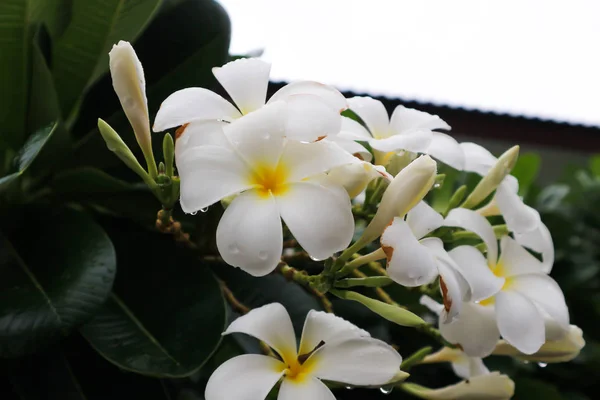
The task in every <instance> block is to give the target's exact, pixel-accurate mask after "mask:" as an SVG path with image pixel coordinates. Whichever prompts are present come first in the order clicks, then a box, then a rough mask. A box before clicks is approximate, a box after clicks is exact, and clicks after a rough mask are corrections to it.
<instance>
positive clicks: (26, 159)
mask: <svg viewBox="0 0 600 400" xmlns="http://www.w3.org/2000/svg"><path fill="white" fill-rule="evenodd" d="M57 129H58V124H54V125H50V126H47V127H45V128H42V129H40V130H39V131H38V132H36V133H35V134H33V135H31V136H30V137H29V138H28V139H27V142H25V144H24V145H23V147H22V148H21V150H20V151H19V153H18V154H17V156H16V157H15V160H14V164H15V166H16V169H17V171H16V172H14V173H12V174H9V175H6V176H4V177H2V178H0V193H2V191H4V190H6V188H7V187H8V186H9V184H10V183H12V182H14V181H16V179H17V178H18V177H20V176H21V175H23V173H24V172H25V171H26V170H27V168H29V166H30V165H31V163H32V162H33V160H34V159H35V158H36V157H37V156H38V154H39V153H40V151H41V150H42V148H43V147H44V146H45V145H46V143H48V141H49V139H50V138H51V137H52V135H53V134H54V133H55V132H56V130H57Z"/></svg>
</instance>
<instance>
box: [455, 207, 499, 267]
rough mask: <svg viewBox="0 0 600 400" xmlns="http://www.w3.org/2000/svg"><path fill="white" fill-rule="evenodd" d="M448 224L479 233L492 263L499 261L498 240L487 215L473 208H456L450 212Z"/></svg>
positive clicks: (489, 261)
mask: <svg viewBox="0 0 600 400" xmlns="http://www.w3.org/2000/svg"><path fill="white" fill-rule="evenodd" d="M444 225H446V226H456V227H459V228H462V229H465V230H467V231H471V232H473V233H475V234H477V235H478V236H479V237H480V238H481V240H483V242H484V243H485V245H486V247H487V259H488V263H489V264H490V265H495V264H496V262H498V241H497V240H496V234H495V233H494V229H493V228H492V225H490V223H489V222H488V220H487V219H485V217H482V216H481V215H479V214H477V212H475V211H473V210H467V209H465V208H455V209H453V210H451V211H450V212H449V213H448V216H447V217H446V220H445V221H444Z"/></svg>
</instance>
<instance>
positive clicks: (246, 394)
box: [204, 354, 285, 400]
mask: <svg viewBox="0 0 600 400" xmlns="http://www.w3.org/2000/svg"><path fill="white" fill-rule="evenodd" d="M284 369H285V365H284V364H283V363H282V362H281V361H279V360H276V359H275V358H273V357H267V356H262V355H258V354H244V355H241V356H238V357H234V358H231V359H229V360H227V361H225V362H224V363H223V364H221V365H220V366H219V368H217V369H216V370H215V372H213V374H212V375H211V376H210V378H209V379H208V383H207V384H206V389H205V392H204V397H205V398H206V400H231V399H237V400H263V399H265V398H266V397H267V395H268V394H269V392H270V391H271V389H273V386H275V384H276V383H277V381H278V380H279V378H281V376H282V375H283V371H284Z"/></svg>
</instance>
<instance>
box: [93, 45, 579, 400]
mask: <svg viewBox="0 0 600 400" xmlns="http://www.w3.org/2000/svg"><path fill="white" fill-rule="evenodd" d="M127 46H129V45H128V44H124V43H120V44H119V45H118V46H116V47H115V50H113V52H111V72H112V74H113V82H114V85H115V90H116V92H117V94H118V95H119V97H120V99H121V101H122V104H123V107H124V108H125V111H126V114H127V117H128V118H129V119H130V121H131V123H132V126H133V128H134V131H135V132H136V135H137V137H138V142H139V143H140V145H141V146H142V149H143V150H144V149H146V150H147V149H150V150H147V151H146V150H145V151H144V154H145V156H146V159H147V161H148V165H149V168H150V166H151V165H153V163H154V159H153V156H152V154H151V147H150V146H149V143H150V138H149V135H150V133H149V129H148V126H149V124H148V111H147V106H146V100H145V89H144V87H143V85H144V79H143V72H142V70H141V65H140V64H139V61H137V58H135V53H133V50H132V49H131V47H130V46H129V47H127ZM121 47H123V48H125V49H130V51H125V50H123V49H121ZM132 54H133V56H132ZM127 57H129V58H127ZM127 60H129V62H130V64H131V65H133V66H134V67H135V68H133V69H131V68H130V69H128V71H129V72H128V73H129V74H130V75H128V76H129V79H128V78H127V77H124V76H123V74H122V73H119V72H118V71H117V70H116V68H117V66H119V65H122V64H123V63H126V62H128V61H127ZM132 60H133V61H132ZM113 66H115V69H113ZM131 71H137V76H136V75H135V74H133V75H131V74H132V73H131ZM269 71H270V65H269V64H268V63H266V62H264V61H261V60H258V59H239V60H236V61H233V62H230V63H228V64H226V65H224V66H223V67H220V68H214V69H213V73H214V75H215V77H216V78H217V80H218V81H219V83H220V84H221V85H222V86H223V89H224V90H225V91H226V92H227V94H228V95H229V97H230V98H231V100H232V102H229V101H228V100H226V99H225V98H223V97H221V96H220V95H218V94H216V93H214V92H212V91H210V90H207V89H204V88H187V89H182V90H180V91H178V92H175V93H173V94H172V95H171V96H169V97H168V98H167V99H166V100H165V101H164V102H163V104H162V106H161V108H160V110H159V111H158V113H157V115H156V119H155V121H154V125H153V130H154V131H155V132H160V131H164V130H166V129H169V128H176V127H178V129H177V131H176V142H175V149H174V155H175V162H176V166H177V171H178V174H179V176H178V177H175V176H171V178H172V179H173V180H175V181H177V182H179V180H180V204H181V207H182V209H183V210H184V211H185V212H186V213H192V214H194V213H196V212H198V211H204V210H205V209H206V208H207V207H209V206H211V205H213V204H215V203H217V202H221V204H222V205H223V206H224V207H225V211H224V214H223V215H222V217H221V219H220V222H219V224H218V227H217V229H216V244H217V247H218V251H219V253H220V256H221V257H222V260H223V261H224V262H225V263H227V264H229V265H232V266H235V267H239V268H241V269H242V270H244V271H246V272H247V273H249V274H251V275H254V276H264V275H266V274H269V273H271V272H272V271H274V270H275V269H276V268H277V267H278V266H281V264H282V261H281V260H282V252H283V242H284V239H289V238H294V239H295V240H296V241H297V243H298V245H299V246H300V247H301V248H302V249H303V251H305V252H306V253H307V254H308V255H309V256H310V258H312V259H313V260H315V261H321V260H327V261H326V262H325V263H324V268H323V271H322V273H320V274H319V275H313V276H309V275H307V274H301V273H300V274H298V273H293V272H294V271H293V269H289V267H288V269H289V270H290V271H292V278H293V279H296V280H297V281H298V282H299V283H302V284H305V285H307V286H308V287H310V288H312V289H318V290H319V291H320V292H328V291H329V292H331V293H332V294H334V295H336V296H338V297H341V298H345V299H351V300H355V301H359V302H362V303H363V304H364V305H365V306H367V307H368V308H370V309H371V310H373V311H374V312H376V313H378V314H380V315H381V316H382V317H384V318H386V319H388V320H390V321H394V322H396V323H399V324H402V325H406V326H420V327H421V328H423V327H424V326H428V325H427V324H426V323H425V322H424V321H423V320H422V319H421V318H419V317H418V316H415V315H413V314H411V313H410V312H409V311H407V310H403V309H402V308H400V307H398V306H397V305H396V304H395V303H393V302H389V304H384V303H382V302H379V301H376V300H373V299H369V298H367V297H365V296H363V295H360V294H358V293H356V292H352V291H349V290H341V288H349V287H352V286H354V285H356V286H360V285H364V286H371V287H379V286H383V285H384V284H390V283H392V282H394V283H396V284H399V285H402V286H405V287H417V286H419V287H422V288H425V289H428V293H430V294H431V295H432V296H436V297H438V299H439V301H440V302H441V304H440V303H438V302H437V301H435V300H434V299H432V298H431V297H428V296H424V297H423V298H422V299H421V302H422V303H423V304H425V305H427V306H428V307H429V308H430V309H431V310H432V311H434V312H435V313H436V314H437V315H438V316H439V332H440V334H441V337H442V338H443V339H442V341H443V342H444V343H445V344H448V345H449V346H450V347H445V348H443V349H442V350H440V352H438V353H436V354H433V355H429V356H426V354H423V355H422V356H421V357H420V359H418V360H417V363H418V362H420V363H424V364H426V363H432V362H441V361H449V362H452V363H453V366H454V370H455V371H456V373H457V375H459V376H460V377H462V378H465V379H468V378H476V379H472V380H471V381H470V382H469V381H465V382H462V383H459V384H458V385H454V386H452V387H448V388H444V389H437V390H433V389H427V388H424V387H421V386H418V385H415V384H409V383H399V382H400V381H402V380H403V379H405V378H406V377H407V376H408V375H407V374H405V373H401V371H400V364H401V363H402V358H401V357H400V355H399V354H398V353H396V351H395V350H393V349H392V348H391V347H390V346H389V345H387V344H385V343H383V342H381V341H378V340H376V339H373V338H371V337H370V336H369V334H368V333H367V332H365V331H363V330H361V329H359V328H357V327H355V326H353V325H352V324H350V323H349V322H347V321H344V320H342V319H340V318H338V317H335V316H334V315H331V314H326V313H322V312H314V311H313V312H311V313H309V315H308V316H307V318H306V322H305V325H304V331H303V334H302V338H301V340H300V345H299V347H297V346H296V339H295V336H294V331H293V328H292V324H291V321H290V318H289V316H288V315H287V313H286V311H285V309H284V308H283V307H282V306H281V305H279V304H270V305H267V306H264V307H262V308H259V309H255V310H252V311H250V312H249V313H248V314H247V315H245V316H243V317H240V318H238V319H237V320H235V321H234V322H233V323H232V324H231V325H230V327H229V328H228V329H227V331H226V332H225V334H229V333H246V334H249V335H252V336H254V337H256V338H258V339H260V340H262V341H263V342H265V343H266V344H267V345H268V346H270V347H271V348H272V349H273V350H274V351H275V353H276V354H275V356H274V357H269V356H261V355H244V356H240V357H236V358H233V359H231V360H229V361H227V362H226V363H224V364H223V365H221V366H220V367H219V368H218V369H217V370H216V371H215V372H214V374H213V375H212V377H211V378H210V380H209V382H208V386H207V388H206V398H207V399H209V400H214V399H235V398H248V399H249V398H252V399H263V398H265V397H266V395H267V394H268V393H269V392H270V391H271V389H272V388H273V387H274V386H275V384H276V383H277V382H280V381H281V386H280V389H279V398H280V399H283V400H285V399H295V398H314V399H331V398H333V396H332V394H331V392H330V391H329V389H328V388H327V386H326V385H325V384H324V383H323V382H322V381H321V380H325V381H333V382H339V383H342V384H344V385H358V386H377V387H381V386H385V385H390V384H392V385H401V386H402V387H403V388H404V389H405V390H406V391H407V392H409V393H412V394H414V395H416V396H419V397H422V398H450V397H451V398H462V396H464V398H509V397H510V396H511V395H512V391H513V389H514V387H513V386H514V385H513V383H512V381H511V380H510V379H509V378H508V377H506V376H504V375H500V374H498V373H490V372H489V371H488V370H487V368H486V367H485V365H484V364H483V362H482V358H483V357H486V356H488V355H490V354H505V355H511V356H514V357H518V358H522V359H531V360H546V361H547V362H558V361H566V360H569V359H571V358H573V357H574V356H575V355H576V354H578V352H579V350H580V349H581V347H583V339H582V338H581V331H580V330H578V328H577V327H574V326H571V325H570V322H569V312H568V308H567V305H566V303H565V299H564V296H563V294H562V291H561V289H560V288H559V286H558V285H557V284H556V282H555V281H554V280H553V279H552V278H551V277H550V276H549V273H550V271H551V268H552V265H553V262H554V250H553V244H552V238H551V236H550V233H549V231H548V229H547V228H546V226H545V225H544V224H543V223H542V221H541V219H540V216H539V214H538V213H537V211H536V210H534V209H533V208H531V207H529V206H527V205H526V204H524V203H523V200H522V199H521V197H520V196H519V194H518V189H519V182H518V180H517V179H516V178H515V177H514V176H511V175H510V172H511V170H512V168H513V166H514V165H515V163H516V161H517V157H518V152H519V148H518V147H517V146H515V147H513V148H511V149H509V150H508V151H506V152H505V153H504V154H502V155H501V156H500V157H498V158H496V157H495V156H493V155H492V154H491V153H490V152H488V151H487V150H486V149H484V148H483V147H481V146H479V145H477V144H474V143H458V142H457V141H456V140H454V139H453V138H452V137H451V136H449V135H448V134H447V133H443V132H441V131H448V130H450V126H449V125H448V124H447V123H446V122H444V121H443V120H442V119H441V118H440V117H438V116H436V115H431V114H428V113H425V112H422V111H418V110H414V109H409V108H406V107H403V106H399V107H397V108H396V109H395V110H394V111H393V113H392V114H391V117H389V116H388V112H387V111H386V109H385V107H384V105H383V104H382V103H381V102H380V101H378V100H375V99H372V98H369V97H353V98H349V99H346V98H345V97H344V96H343V95H342V94H341V93H340V92H339V91H337V90H336V89H334V88H333V87H330V86H327V85H323V84H320V83H317V82H311V81H301V82H295V83H291V84H289V85H287V86H284V87H283V88H282V89H280V90H279V91H277V92H276V93H274V94H273V95H272V96H271V97H270V98H269V99H268V100H267V86H268V80H269ZM131 93H134V94H135V96H133V95H132V94H131ZM347 110H348V111H347ZM350 111H351V112H350ZM104 132H105V133H103V135H105V136H106V129H104ZM107 141H108V140H107ZM114 147H115V146H113V149H114ZM118 154H119V153H118ZM165 157H166V156H165ZM122 158H124V157H122ZM125 159H127V158H126V157H125ZM435 160H437V161H435ZM438 163H440V164H439V165H438ZM128 165H129V164H128ZM440 165H444V168H451V169H454V170H457V171H463V172H464V173H474V174H478V175H480V176H481V179H480V180H479V183H478V184H477V185H476V186H475V187H473V188H468V187H466V186H462V187H459V188H458V189H457V190H456V192H455V193H454V195H453V196H452V197H451V198H450V199H449V200H448V201H447V202H446V204H443V205H442V206H441V207H440V206H437V207H435V208H434V207H432V205H430V204H429V203H428V201H427V199H428V197H427V196H428V195H429V193H430V191H431V190H432V189H433V188H435V187H436V186H439V185H440V184H441V182H442V180H443V175H439V174H438V167H439V166H440ZM150 169H151V168H150ZM160 170H161V168H159V174H160ZM142 172H143V171H142ZM142 172H140V175H141V176H143V173H142ZM150 175H156V172H154V173H153V172H152V171H151V173H150ZM171 175H172V174H171ZM163 204H164V203H163ZM488 217H501V218H502V220H503V221H504V223H503V224H500V225H492V224H491V223H490V219H488ZM355 218H356V219H362V220H363V221H364V224H365V225H366V226H365V227H364V229H363V228H361V231H362V232H361V234H360V235H359V237H358V239H356V240H354V242H353V238H354V237H355V234H356V233H355V231H356V230H357V229H356V227H355ZM498 220H499V218H495V219H494V221H498ZM282 221H283V224H282ZM461 239H469V240H468V241H461ZM364 249H369V252H367V253H366V254H362V255H361V254H359V252H361V251H363V250H364ZM378 260H386V266H387V268H386V269H385V270H384V272H383V275H382V276H379V277H370V278H369V277H366V278H361V279H362V280H361V279H358V280H357V279H355V280H354V281H352V280H350V279H348V278H347V276H348V275H350V274H351V273H353V272H356V271H358V269H359V268H360V267H361V266H363V265H366V264H368V263H372V262H375V261H378ZM296 272H297V271H296ZM432 289H435V290H432ZM430 328H431V329H435V328H432V327H430ZM431 329H430V330H429V331H431ZM501 338H502V340H500V339H501ZM546 361H544V362H546ZM411 363H415V361H414V360H413V361H411ZM233 380H235V382H236V383H235V384H230V382H231V381H233Z"/></svg>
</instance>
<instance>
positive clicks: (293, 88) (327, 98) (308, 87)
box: [269, 81, 348, 114]
mask: <svg viewBox="0 0 600 400" xmlns="http://www.w3.org/2000/svg"><path fill="white" fill-rule="evenodd" d="M294 94H312V95H315V96H318V97H319V98H320V99H321V100H322V101H324V102H325V103H327V104H328V105H329V106H330V107H331V108H333V109H334V110H335V111H337V113H338V114H339V113H340V112H342V111H344V110H345V109H347V108H348V103H347V101H346V98H345V97H344V95H343V94H341V93H340V92H339V90H337V89H336V88H334V87H333V86H329V85H324V84H322V83H319V82H313V81H299V82H292V83H290V84H288V85H285V86H284V87H282V88H281V89H279V90H278V91H277V92H275V94H273V96H271V98H270V99H269V102H272V101H278V100H286V98H287V97H289V96H291V95H294Z"/></svg>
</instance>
